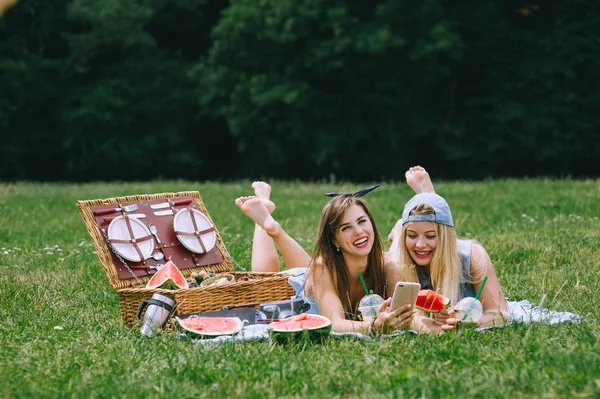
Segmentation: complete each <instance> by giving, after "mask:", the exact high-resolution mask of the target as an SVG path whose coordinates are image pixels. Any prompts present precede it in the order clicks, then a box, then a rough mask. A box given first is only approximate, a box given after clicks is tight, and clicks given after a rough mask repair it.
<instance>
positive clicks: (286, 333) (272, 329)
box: [269, 313, 331, 343]
mask: <svg viewBox="0 0 600 399" xmlns="http://www.w3.org/2000/svg"><path fill="white" fill-rule="evenodd" d="M330 332H331V320H329V319H328V318H327V317H324V316H320V315H316V314H308V313H301V314H299V315H297V316H293V317H290V318H289V319H285V320H282V321H279V322H276V323H271V324H269V334H270V336H271V338H273V339H274V340H275V341H276V342H280V343H283V342H298V341H301V340H303V339H307V340H312V341H321V340H323V339H325V338H327V337H329V333H330Z"/></svg>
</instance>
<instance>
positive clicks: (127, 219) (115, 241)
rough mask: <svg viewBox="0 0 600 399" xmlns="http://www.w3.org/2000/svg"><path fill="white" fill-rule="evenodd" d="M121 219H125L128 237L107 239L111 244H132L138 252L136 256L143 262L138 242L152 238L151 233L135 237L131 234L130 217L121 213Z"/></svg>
mask: <svg viewBox="0 0 600 399" xmlns="http://www.w3.org/2000/svg"><path fill="white" fill-rule="evenodd" d="M123 219H124V220H125V224H126V225H127V231H128V232H129V237H130V238H129V239H128V240H118V239H114V238H112V239H111V238H109V239H108V241H109V242H110V243H112V244H131V245H133V247H134V248H135V251H136V252H137V253H138V256H139V257H140V261H141V262H143V261H144V254H142V251H141V250H140V247H139V244H138V242H142V241H147V240H150V239H152V238H153V236H152V234H150V235H147V236H144V237H140V238H135V236H134V235H133V229H132V228H131V221H130V219H131V218H130V217H129V216H127V215H123Z"/></svg>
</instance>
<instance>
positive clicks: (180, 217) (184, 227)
mask: <svg viewBox="0 0 600 399" xmlns="http://www.w3.org/2000/svg"><path fill="white" fill-rule="evenodd" d="M192 217H193V218H194V220H195V221H196V225H197V226H198V231H202V230H206V229H209V228H211V227H213V225H212V223H211V222H210V220H209V219H208V217H206V215H204V214H203V213H202V212H200V211H199V210H197V209H194V208H187V209H183V210H181V211H179V212H177V214H176V215H175V217H174V218H173V230H175V232H178V231H181V232H185V233H193V232H194V223H193V222H192ZM177 238H178V239H179V241H180V242H181V243H182V244H183V246H184V247H186V248H187V249H189V250H190V251H192V252H195V253H197V254H202V253H204V250H203V249H202V246H201V245H200V242H199V241H198V238H197V237H196V236H188V235H182V234H177ZM200 239H201V240H202V243H203V244H204V247H205V248H206V252H208V251H210V250H211V249H213V247H214V246H215V242H216V241H217V233H215V231H214V230H212V231H209V232H207V233H204V234H202V235H201V236H200Z"/></svg>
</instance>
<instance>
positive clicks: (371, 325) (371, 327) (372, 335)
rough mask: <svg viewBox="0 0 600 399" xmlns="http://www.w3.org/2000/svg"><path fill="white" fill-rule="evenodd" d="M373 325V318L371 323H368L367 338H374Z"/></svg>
mask: <svg viewBox="0 0 600 399" xmlns="http://www.w3.org/2000/svg"><path fill="white" fill-rule="evenodd" d="M374 325H375V317H373V318H372V319H371V321H370V322H369V329H368V334H369V337H374V336H375V328H374Z"/></svg>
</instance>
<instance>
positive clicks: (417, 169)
mask: <svg viewBox="0 0 600 399" xmlns="http://www.w3.org/2000/svg"><path fill="white" fill-rule="evenodd" d="M404 176H405V177H406V183H408V185H409V186H410V188H412V189H413V190H414V191H415V193H417V194H421V193H435V189H434V188H433V183H432V182H431V179H430V178H429V173H427V171H426V170H425V168H423V167H421V166H419V165H417V166H413V167H411V168H410V169H408V170H407V171H406V173H405V174H404Z"/></svg>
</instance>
